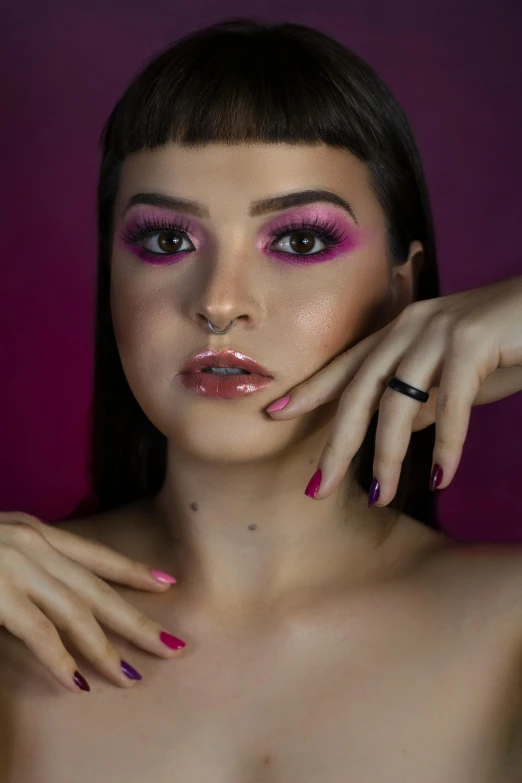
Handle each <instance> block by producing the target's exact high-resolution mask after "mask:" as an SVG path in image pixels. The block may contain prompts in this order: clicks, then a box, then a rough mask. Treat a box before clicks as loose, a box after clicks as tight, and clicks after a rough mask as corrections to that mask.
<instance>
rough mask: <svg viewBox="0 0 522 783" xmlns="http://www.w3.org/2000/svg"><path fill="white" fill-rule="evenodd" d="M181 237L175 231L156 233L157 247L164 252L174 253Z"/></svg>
mask: <svg viewBox="0 0 522 783" xmlns="http://www.w3.org/2000/svg"><path fill="white" fill-rule="evenodd" d="M180 244H181V238H180V236H179V234H178V233H177V232H174V231H162V232H161V234H158V247H159V248H160V249H161V250H163V252H165V253H174V252H176V250H178V249H179V245H180Z"/></svg>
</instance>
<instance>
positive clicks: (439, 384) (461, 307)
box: [267, 275, 522, 506]
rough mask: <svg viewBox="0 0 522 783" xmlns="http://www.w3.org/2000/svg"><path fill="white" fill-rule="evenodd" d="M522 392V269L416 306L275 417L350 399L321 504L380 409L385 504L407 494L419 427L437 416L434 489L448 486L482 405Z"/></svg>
mask: <svg viewBox="0 0 522 783" xmlns="http://www.w3.org/2000/svg"><path fill="white" fill-rule="evenodd" d="M391 375H396V376H397V377H398V378H400V379H401V380H402V381H405V382H406V383H409V384H411V385H412V386H415V387H416V388H417V389H422V390H423V391H429V400H428V401H427V402H426V403H421V402H418V401H417V400H414V399H412V398H411V397H408V396H406V395H405V394H402V393H400V392H397V391H395V390H394V389H390V388H387V386H386V383H387V380H388V378H389V377H390V376H391ZM521 390H522V275H520V276H517V277H512V278H508V279H506V280H500V281H498V282H496V283H492V284H491V285H486V286H481V287H480V288H473V289H470V290H467V291H462V292H459V293H455V294H450V295H448V296H441V297H437V298H434V299H426V300H422V301H418V302H412V303H411V304H409V305H408V306H407V307H406V308H405V309H404V310H403V311H402V312H401V313H400V314H399V315H398V316H397V318H395V319H394V320H393V321H391V322H390V323H389V324H387V325H386V326H385V327H383V328H382V329H380V330H379V331H378V332H375V333H374V334H371V335H369V336H368V337H366V338H365V339H363V340H361V341H360V342H358V343H357V344H356V345H354V346H352V347H351V348H349V349H348V350H347V351H344V352H343V353H341V354H340V355H339V356H336V357H335V359H334V360H333V361H332V362H330V364H328V365H327V366H326V367H325V368H323V369H322V370H320V371H319V372H318V373H316V374H315V375H313V376H312V377H311V378H309V379H308V380H307V381H304V382H303V383H301V384H300V385H299V386H296V387H295V388H294V389H293V390H292V391H291V392H290V401H289V402H288V403H287V405H286V406H285V407H283V408H281V409H280V410H279V411H276V412H273V413H271V414H270V415H271V416H273V417H274V418H276V419H278V420H279V419H280V420H287V419H293V418H295V417H296V416H301V415H302V414H303V413H307V412H308V411H311V410H313V409H314V408H316V407H317V406H319V405H323V404H324V403H326V402H329V401H330V400H334V399H336V398H337V397H340V402H339V407H338V410H337V414H336V416H335V418H334V421H333V424H332V428H331V431H330V435H329V437H328V441H327V443H326V446H325V447H324V449H323V452H322V454H321V457H320V459H319V463H318V469H319V470H320V471H321V474H320V479H321V483H320V487H319V490H318V491H317V493H316V494H315V496H314V495H312V496H314V497H316V498H317V499H318V500H321V499H323V498H326V497H328V496H329V495H330V494H331V493H332V492H333V491H334V489H335V488H336V487H337V485H338V484H339V482H340V481H341V479H342V478H343V476H344V475H345V473H346V471H347V469H348V467H349V465H350V462H351V460H352V459H353V457H354V456H355V454H356V453H357V451H358V450H359V447H360V446H361V444H362V442H363V440H364V437H365V435H366V432H367V430H368V426H369V424H370V420H371V418H372V416H373V414H374V413H375V411H376V410H378V411H379V417H378V423H377V432H376V438H375V458H374V463H373V471H374V473H373V475H374V477H375V478H376V479H377V481H378V489H379V495H378V501H377V503H376V505H378V506H385V505H387V504H388V503H390V501H391V500H393V497H394V496H395V493H396V491H397V486H398V482H399V476H400V472H401V467H402V462H403V460H404V457H405V455H406V451H407V449H408V445H409V442H410V437H411V433H412V431H415V430H420V429H423V428H424V427H427V426H428V425H430V424H432V423H433V422H435V432H436V435H435V447H434V451H433V467H432V476H431V478H432V481H431V488H432V489H434V488H435V486H438V487H439V489H444V488H445V487H447V486H448V484H449V483H450V482H451V481H452V479H453V477H454V475H455V473H456V471H457V467H458V465H459V462H460V458H461V454H462V449H463V446H464V441H465V439H466V435H467V431H468V425H469V418H470V414H471V408H472V406H473V405H482V404H484V403H487V402H493V401H495V400H499V399H502V398H503V397H507V396H509V395H510V394H514V393H516V392H518V391H521ZM269 407H272V406H269ZM267 412H269V410H268V411H267ZM437 466H439V469H438V468H437ZM426 481H428V476H427V477H426Z"/></svg>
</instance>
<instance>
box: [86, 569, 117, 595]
mask: <svg viewBox="0 0 522 783" xmlns="http://www.w3.org/2000/svg"><path fill="white" fill-rule="evenodd" d="M91 579H92V583H93V586H94V589H95V590H96V592H97V593H98V594H99V595H100V596H101V597H102V598H104V599H107V598H113V597H114V596H115V595H117V593H116V590H114V588H112V587H111V586H110V585H108V584H107V582H106V581H105V580H104V579H102V578H101V576H99V575H98V574H91Z"/></svg>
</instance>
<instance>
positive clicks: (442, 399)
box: [437, 392, 453, 416]
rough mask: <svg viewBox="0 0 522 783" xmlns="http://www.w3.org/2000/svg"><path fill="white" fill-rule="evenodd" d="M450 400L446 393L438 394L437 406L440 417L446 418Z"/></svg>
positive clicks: (449, 410) (449, 409) (450, 406)
mask: <svg viewBox="0 0 522 783" xmlns="http://www.w3.org/2000/svg"><path fill="white" fill-rule="evenodd" d="M452 402H453V401H452V398H451V395H450V394H448V392H439V396H438V399H437V406H438V409H439V413H440V415H441V416H447V415H448V413H450V412H451V408H452Z"/></svg>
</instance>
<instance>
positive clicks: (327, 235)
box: [121, 216, 344, 256]
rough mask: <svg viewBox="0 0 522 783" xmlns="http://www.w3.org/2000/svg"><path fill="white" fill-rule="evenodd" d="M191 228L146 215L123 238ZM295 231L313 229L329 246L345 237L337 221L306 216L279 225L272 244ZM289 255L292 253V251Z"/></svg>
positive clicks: (136, 239)
mask: <svg viewBox="0 0 522 783" xmlns="http://www.w3.org/2000/svg"><path fill="white" fill-rule="evenodd" d="M189 229H190V226H189V224H188V222H186V221H184V220H178V219H177V218H170V219H164V218H149V217H147V216H145V217H143V218H142V219H141V222H140V223H139V224H138V225H137V226H136V227H135V228H127V229H126V230H125V231H123V232H122V234H121V238H122V239H123V240H124V241H125V242H127V243H128V244H130V245H141V244H142V243H143V242H144V241H145V240H146V239H148V238H149V237H150V236H152V235H153V234H157V233H159V232H161V231H179V232H180V233H188V231H189ZM295 231H312V232H314V233H315V234H317V235H318V236H319V238H320V239H322V240H324V241H325V242H326V243H327V244H328V246H329V247H334V246H336V245H338V244H339V243H340V242H342V240H343V239H344V234H343V232H342V231H341V230H340V229H338V228H337V227H336V225H335V222H333V221H330V222H326V223H322V222H320V220H319V218H316V220H315V221H313V222H312V221H310V220H307V219H306V218H302V219H301V220H298V221H296V220H292V221H291V222H289V223H285V224H284V225H282V226H279V227H278V229H277V232H274V233H273V234H272V237H271V241H270V244H272V243H273V242H274V241H275V240H279V239H281V238H282V237H284V236H286V234H291V233H293V232H295ZM150 252H152V251H150ZM322 252H323V251H319V252H318V253H309V254H308V255H310V256H313V255H321V253H322ZM155 255H177V253H170V254H169V253H156V254H155ZM289 255H292V254H291V253H290V254H289ZM297 255H299V254H297ZM303 255H306V254H303Z"/></svg>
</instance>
